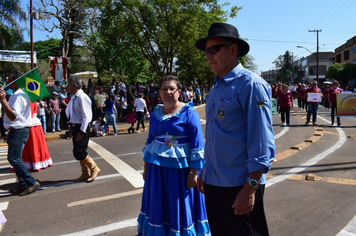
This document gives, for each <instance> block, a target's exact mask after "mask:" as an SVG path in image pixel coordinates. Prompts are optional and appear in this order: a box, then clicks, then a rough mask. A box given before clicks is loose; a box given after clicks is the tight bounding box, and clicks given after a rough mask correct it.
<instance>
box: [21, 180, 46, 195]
mask: <svg viewBox="0 0 356 236" xmlns="http://www.w3.org/2000/svg"><path fill="white" fill-rule="evenodd" d="M40 186H41V185H40V183H38V182H37V181H36V183H35V184H34V185H33V186H31V187H27V188H26V189H25V190H24V191H22V192H21V193H20V196H25V195H28V194H31V193H33V192H35V191H36V189H38V188H39V187H40Z"/></svg>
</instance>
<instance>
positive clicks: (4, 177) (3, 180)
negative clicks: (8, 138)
mask: <svg viewBox="0 0 356 236" xmlns="http://www.w3.org/2000/svg"><path fill="white" fill-rule="evenodd" d="M7 150H8V146H0V171H1V170H6V169H10V164H9V162H8V161H7ZM15 182H16V177H15V174H14V173H0V186H2V185H4V184H9V183H15ZM6 195H10V193H9V192H8V191H6V190H0V196H6ZM8 205H9V202H8V201H5V202H0V210H1V211H5V210H6V209H7V207H8Z"/></svg>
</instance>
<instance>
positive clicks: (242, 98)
mask: <svg viewBox="0 0 356 236" xmlns="http://www.w3.org/2000/svg"><path fill="white" fill-rule="evenodd" d="M195 46H196V47H197V48H198V49H200V50H202V51H204V52H205V53H206V59H207V60H208V62H209V65H210V68H211V70H212V72H214V73H215V74H216V75H217V77H216V78H215V80H214V85H213V87H212V88H211V90H210V92H209V96H208V98H207V101H206V107H205V113H206V130H205V140H206V143H205V150H204V153H205V164H204V167H203V170H202V171H201V173H200V175H199V178H198V190H199V191H201V192H202V193H204V194H205V201H206V207H207V214H208V219H209V226H210V229H211V233H212V235H236V234H239V235H268V226H267V221H266V217H265V213H264V207H263V195H264V189H265V184H266V172H267V171H268V170H269V169H270V166H271V163H272V160H273V159H274V156H275V144H274V134H273V128H272V101H271V93H272V92H271V87H270V86H269V85H268V84H267V82H266V81H265V80H263V79H262V78H261V77H260V76H258V75H257V74H255V73H253V72H251V71H249V70H247V69H245V68H244V67H243V66H242V65H241V63H240V62H239V57H241V56H244V55H246V54H247V53H248V52H249V45H248V43H247V42H245V41H244V40H242V39H240V36H239V33H238V31H237V29H236V28H235V27H234V26H233V25H230V24H226V23H213V24H212V25H211V26H210V29H209V33H208V37H206V38H202V39H199V40H198V41H197V42H196V44H195Z"/></svg>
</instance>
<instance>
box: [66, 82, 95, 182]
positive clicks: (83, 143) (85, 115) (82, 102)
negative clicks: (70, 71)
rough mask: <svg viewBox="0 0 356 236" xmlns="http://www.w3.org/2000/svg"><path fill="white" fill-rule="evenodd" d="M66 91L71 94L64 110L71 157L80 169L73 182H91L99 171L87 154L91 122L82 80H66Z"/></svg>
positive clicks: (90, 112)
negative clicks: (69, 125) (78, 164)
mask: <svg viewBox="0 0 356 236" xmlns="http://www.w3.org/2000/svg"><path fill="white" fill-rule="evenodd" d="M67 90H68V92H69V93H71V94H73V96H72V98H71V100H70V101H69V103H68V106H67V109H66V114H67V117H68V119H69V123H70V124H71V129H70V136H71V137H72V142H73V155H74V157H75V159H77V160H78V161H80V166H81V168H82V174H81V176H80V177H79V178H77V179H75V180H74V181H82V180H87V182H92V181H93V180H94V179H95V178H96V177H97V176H98V174H99V173H100V169H99V167H97V165H96V163H95V161H94V160H93V159H92V158H91V157H90V156H89V155H88V152H87V149H88V143H89V137H90V122H91V120H92V111H91V100H90V98H89V97H88V95H86V94H85V93H84V91H83V90H82V80H81V79H80V77H78V76H71V77H69V78H68V86H67Z"/></svg>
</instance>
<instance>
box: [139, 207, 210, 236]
mask: <svg viewBox="0 0 356 236" xmlns="http://www.w3.org/2000/svg"><path fill="white" fill-rule="evenodd" d="M137 222H138V226H137V227H138V231H139V232H142V233H139V234H138V235H139V236H148V235H165V236H206V235H210V233H207V232H210V229H209V223H208V221H207V220H206V221H197V226H196V227H195V224H193V225H192V226H191V227H188V228H184V229H183V230H182V231H179V232H176V231H175V230H173V229H172V228H171V225H170V224H168V223H163V224H161V225H153V224H150V223H149V218H148V217H146V215H145V214H144V213H142V212H141V213H140V215H139V216H138V219H137Z"/></svg>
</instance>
